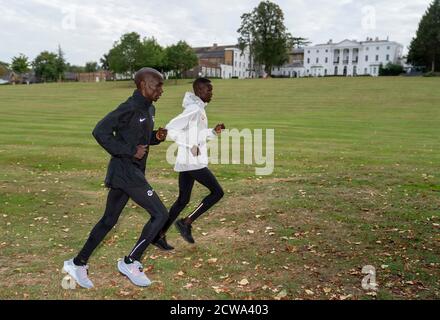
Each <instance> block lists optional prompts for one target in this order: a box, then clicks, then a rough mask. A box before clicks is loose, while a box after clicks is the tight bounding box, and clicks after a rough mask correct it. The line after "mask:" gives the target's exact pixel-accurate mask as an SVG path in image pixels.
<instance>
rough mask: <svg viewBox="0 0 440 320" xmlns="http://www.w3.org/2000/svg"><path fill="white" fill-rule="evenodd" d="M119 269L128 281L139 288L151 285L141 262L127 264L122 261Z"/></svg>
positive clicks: (119, 263)
mask: <svg viewBox="0 0 440 320" xmlns="http://www.w3.org/2000/svg"><path fill="white" fill-rule="evenodd" d="M118 269H119V272H121V273H122V274H123V275H125V276H127V277H128V279H130V281H131V282H133V283H134V284H135V285H137V286H138V287H148V286H150V285H151V281H150V279H148V278H147V276H146V275H145V273H144V271H143V267H142V265H141V263H140V262H139V261H135V262H133V263H131V264H126V263H125V261H124V259H121V260H119V261H118Z"/></svg>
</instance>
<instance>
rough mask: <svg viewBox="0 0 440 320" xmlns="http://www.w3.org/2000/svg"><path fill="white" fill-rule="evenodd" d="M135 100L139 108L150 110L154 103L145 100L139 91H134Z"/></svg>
mask: <svg viewBox="0 0 440 320" xmlns="http://www.w3.org/2000/svg"><path fill="white" fill-rule="evenodd" d="M133 99H134V101H135V102H136V103H137V104H138V105H139V106H143V107H146V108H149V107H150V106H151V105H152V102H151V101H150V100H149V99H147V98H145V97H144V96H143V95H142V93H141V92H140V91H139V90H138V89H136V90H134V92H133Z"/></svg>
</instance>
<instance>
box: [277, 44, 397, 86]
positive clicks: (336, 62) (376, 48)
mask: <svg viewBox="0 0 440 320" xmlns="http://www.w3.org/2000/svg"><path fill="white" fill-rule="evenodd" d="M302 51H303V54H302V56H301V53H302ZM402 51H403V46H402V45H401V44H399V43H397V42H393V41H389V40H379V39H378V38H376V40H373V39H372V38H368V39H367V40H366V41H364V42H358V41H355V40H344V41H342V42H339V43H333V41H332V40H330V41H329V42H328V43H326V44H318V45H315V46H308V47H305V48H302V49H294V50H293V52H292V53H291V57H295V58H294V59H293V61H292V59H290V62H289V63H288V64H285V65H284V66H280V67H274V68H273V70H272V74H273V75H274V76H283V77H291V78H295V77H304V76H305V77H307V76H313V77H319V76H361V75H371V76H378V75H379V68H380V66H381V65H383V66H386V65H387V64H388V63H390V62H391V63H394V64H401V63H402V61H401V59H402ZM299 57H300V58H301V59H303V61H302V62H301V61H298V59H299ZM301 63H302V65H303V66H301Z"/></svg>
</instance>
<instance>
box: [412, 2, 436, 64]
mask: <svg viewBox="0 0 440 320" xmlns="http://www.w3.org/2000/svg"><path fill="white" fill-rule="evenodd" d="M408 62H410V63H412V64H413V65H415V66H424V67H426V69H427V70H431V71H432V72H435V71H440V0H434V1H433V2H432V3H431V5H430V6H429V8H428V10H427V11H426V12H425V14H424V16H423V17H422V20H421V21H420V24H419V28H418V30H417V33H416V36H415V37H414V38H413V40H412V41H411V45H410V49H409V54H408Z"/></svg>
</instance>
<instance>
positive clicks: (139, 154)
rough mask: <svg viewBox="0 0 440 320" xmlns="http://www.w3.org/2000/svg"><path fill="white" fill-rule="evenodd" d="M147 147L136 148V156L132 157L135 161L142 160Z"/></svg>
mask: <svg viewBox="0 0 440 320" xmlns="http://www.w3.org/2000/svg"><path fill="white" fill-rule="evenodd" d="M147 148H148V145H145V146H137V151H136V154H135V155H134V157H135V159H138V160H142V159H143V158H144V157H145V154H146V153H147Z"/></svg>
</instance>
